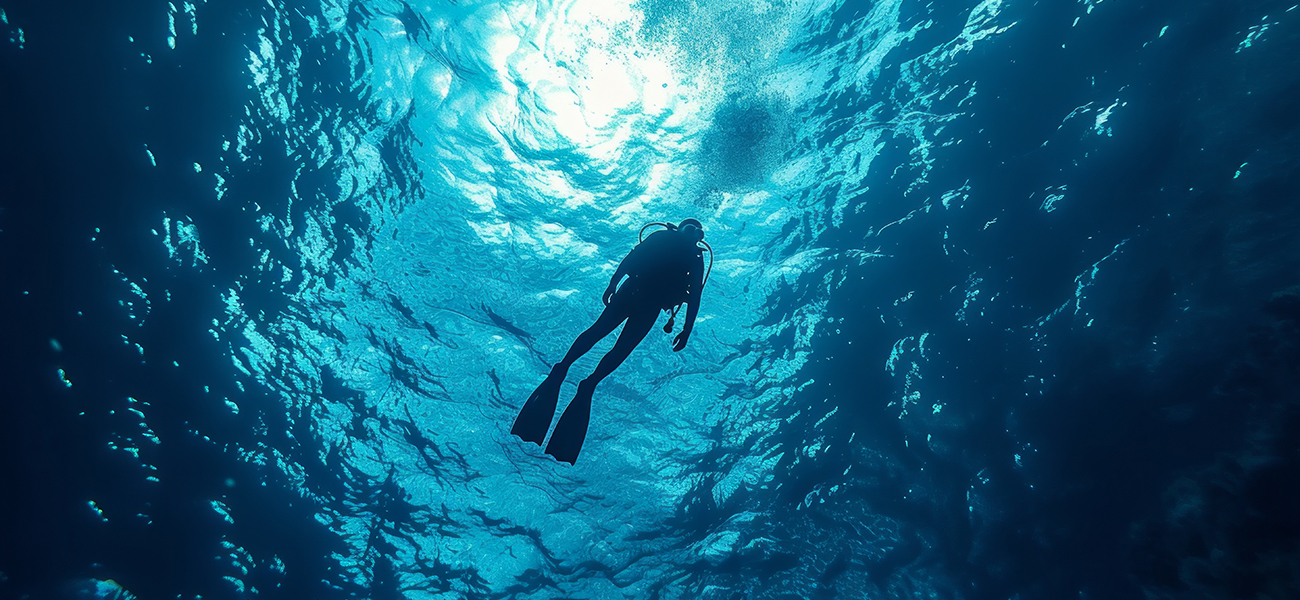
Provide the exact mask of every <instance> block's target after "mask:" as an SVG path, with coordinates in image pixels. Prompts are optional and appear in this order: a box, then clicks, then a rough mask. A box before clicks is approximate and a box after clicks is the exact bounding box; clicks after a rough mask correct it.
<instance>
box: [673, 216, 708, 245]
mask: <svg viewBox="0 0 1300 600" xmlns="http://www.w3.org/2000/svg"><path fill="white" fill-rule="evenodd" d="M688 228H689V229H688ZM677 230H678V231H681V232H682V233H685V234H687V235H688V236H694V237H695V241H697V242H698V241H700V240H703V239H704V224H702V223H700V222H699V220H697V219H682V222H681V223H678V224H677Z"/></svg>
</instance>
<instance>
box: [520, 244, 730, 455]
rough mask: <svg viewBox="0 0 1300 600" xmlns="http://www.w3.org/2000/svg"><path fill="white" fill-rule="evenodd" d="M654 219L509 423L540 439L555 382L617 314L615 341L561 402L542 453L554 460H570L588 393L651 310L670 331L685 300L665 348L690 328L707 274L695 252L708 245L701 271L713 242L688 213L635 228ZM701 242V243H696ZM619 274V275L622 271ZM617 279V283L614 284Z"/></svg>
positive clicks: (587, 411)
mask: <svg viewBox="0 0 1300 600" xmlns="http://www.w3.org/2000/svg"><path fill="white" fill-rule="evenodd" d="M654 225H659V226H662V227H663V228H664V229H663V230H661V231H656V232H654V233H652V234H650V236H649V237H647V238H645V239H644V240H640V243H638V244H637V245H636V247H635V248H633V249H632V251H631V252H629V253H628V255H627V257H626V258H624V259H623V262H622V263H620V264H619V265H618V270H616V271H614V276H613V277H611V278H610V280H609V287H607V288H606V289H605V293H604V294H603V295H602V296H601V300H603V301H604V303H605V310H604V312H602V313H600V317H599V318H597V319H596V322H595V323H594V324H592V326H591V327H588V328H587V330H586V331H584V332H582V334H581V335H579V336H578V339H576V340H574V341H573V346H572V347H570V348H569V353H568V354H565V355H564V359H563V360H561V361H560V362H559V363H558V364H556V365H555V366H554V367H552V368H551V372H550V374H549V375H547V376H546V380H545V381H542V384H541V385H539V386H537V390H536V391H534V392H533V395H532V396H530V397H529V398H528V402H527V403H525V404H524V407H523V408H522V409H520V411H519V417H518V418H516V419H515V425H514V427H513V428H511V429H510V433H513V434H515V435H517V436H519V437H520V438H521V439H523V440H524V441H527V442H532V443H534V444H537V445H538V446H541V445H542V441H543V440H544V439H545V438H546V430H547V429H549V428H550V426H551V418H552V417H554V416H555V407H556V402H557V401H558V399H559V396H560V384H561V383H564V378H565V376H566V375H568V373H569V367H571V366H573V362H574V361H576V360H578V358H580V357H581V356H582V355H583V354H586V353H587V352H588V351H589V350H591V348H592V346H595V345H596V342H599V341H600V340H601V339H603V338H604V337H605V336H607V335H609V334H610V332H612V331H614V328H615V327H618V325H619V324H620V323H622V322H624V321H627V325H624V326H623V331H622V333H620V334H619V335H618V341H617V342H615V343H614V348H613V349H612V350H610V351H609V352H608V353H607V354H605V356H604V357H603V358H601V359H600V363H599V364H598V365H596V370H595V371H593V372H592V374H591V375H590V376H589V377H587V378H586V379H583V380H582V381H581V382H580V383H579V384H578V394H577V395H576V396H574V398H573V402H571V403H569V406H568V408H566V409H564V414H563V415H561V416H560V422H559V423H558V424H556V426H555V432H554V433H552V434H551V442H550V444H548V445H547V446H546V453H547V454H550V455H551V456H554V457H555V459H556V460H559V461H563V462H567V463H569V464H574V463H575V462H576V461H577V460H578V452H580V451H581V450H582V442H583V440H584V439H585V438H586V437H587V422H588V420H589V419H590V417H591V395H592V393H593V392H594V391H595V390H596V385H597V384H599V383H600V382H601V380H602V379H604V378H605V377H607V376H609V374H610V373H613V372H614V369H617V368H618V366H619V365H621V364H623V361H624V360H625V359H627V357H628V355H629V354H631V353H632V349H633V348H636V346H637V344H639V343H641V340H642V339H644V338H645V336H646V334H647V333H649V332H650V328H651V327H654V324H655V319H657V318H658V317H659V311H661V310H662V311H670V313H671V314H670V316H669V317H668V324H667V325H665V326H664V333H672V330H673V321H674V319H676V317H677V310H678V309H679V308H681V305H682V303H686V322H685V323H684V324H683V326H682V332H681V333H679V334H677V337H675V338H673V352H678V351H680V350H681V349H682V348H685V347H686V342H687V341H689V340H690V339H691V331H692V330H693V329H694V327H695V316H696V315H697V314H698V313H699V310H700V292H701V291H702V290H703V289H704V284H705V282H707V281H708V274H707V272H706V271H705V268H704V255H703V251H704V250H705V249H707V250H708V251H709V271H712V269H713V249H712V248H711V247H709V245H708V244H707V243H705V242H704V241H703V240H704V226H703V225H701V224H700V222H699V221H697V220H695V219H685V220H683V221H682V222H681V223H679V224H677V225H673V224H671V223H650V224H648V225H646V226H645V227H642V228H641V234H642V235H644V234H645V230H646V229H648V228H649V227H651V226H654ZM700 243H704V246H705V247H704V248H701V247H700V246H699V244H700ZM624 277H627V280H626V281H623V278H624ZM620 282H622V283H623V285H621V286H620V285H619V283H620Z"/></svg>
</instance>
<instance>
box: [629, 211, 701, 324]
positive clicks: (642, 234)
mask: <svg viewBox="0 0 1300 600" xmlns="http://www.w3.org/2000/svg"><path fill="white" fill-rule="evenodd" d="M655 225H661V226H663V228H664V229H667V230H668V231H677V226H676V225H674V224H672V223H664V222H662V221H654V222H652V223H646V224H645V226H644V227H642V228H641V232H640V233H638V234H637V236H636V241H637V243H638V244H639V243H641V242H644V241H645V230H647V229H649V228H651V227H654V226H655ZM698 243H700V244H704V248H701V250H707V251H708V252H709V268H708V269H706V270H705V271H704V279H703V280H702V281H701V283H700V289H699V292H700V293H701V294H702V293H704V286H705V285H706V284H707V283H709V275H710V274H712V273H713V246H710V245H709V243H708V242H706V241H704V240H700V241H699V242H698ZM696 248H699V246H696ZM681 308H682V305H681V303H678V304H677V306H674V307H673V309H672V312H670V313H668V323H666V324H665V325H664V333H672V332H673V324H674V323H675V322H676V320H677V311H678V310H680V309H681Z"/></svg>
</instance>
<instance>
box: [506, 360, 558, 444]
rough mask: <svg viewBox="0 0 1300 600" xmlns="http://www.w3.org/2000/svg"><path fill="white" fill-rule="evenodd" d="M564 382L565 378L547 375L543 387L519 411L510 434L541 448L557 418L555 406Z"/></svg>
mask: <svg viewBox="0 0 1300 600" xmlns="http://www.w3.org/2000/svg"><path fill="white" fill-rule="evenodd" d="M563 382H564V378H563V377H555V376H554V375H547V376H546V379H545V380H544V381H542V385H539V386H537V389H536V390H534V391H533V395H532V396H529V397H528V402H525V403H524V407H523V408H521V409H519V416H518V417H516V418H515V425H514V427H512V428H510V433H513V434H515V435H517V436H519V438H520V439H522V440H524V441H525V442H532V443H534V444H537V445H538V446H541V445H542V442H544V441H545V440H546V430H548V429H550V428H551V419H553V418H555V405H556V403H557V402H559V400H560V384H561V383H563Z"/></svg>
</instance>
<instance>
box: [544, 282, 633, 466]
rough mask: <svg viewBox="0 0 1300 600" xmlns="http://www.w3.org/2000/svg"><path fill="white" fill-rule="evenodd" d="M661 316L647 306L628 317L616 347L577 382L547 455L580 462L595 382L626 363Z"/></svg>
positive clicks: (569, 461)
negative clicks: (586, 375)
mask: <svg viewBox="0 0 1300 600" xmlns="http://www.w3.org/2000/svg"><path fill="white" fill-rule="evenodd" d="M658 316H659V310H658V309H656V308H654V307H645V308H644V310H639V311H637V312H636V313H633V315H632V316H630V317H628V319H627V325H624V326H623V332H622V333H620V334H619V336H618V341H617V342H615V343H614V348H613V349H612V350H610V351H609V353H608V354H606V355H605V356H604V357H603V358H601V359H600V364H599V365H597V366H596V370H595V372H593V373H592V374H591V376H590V377H588V378H586V379H584V380H582V383H579V384H578V394H577V395H576V396H574V397H573V402H570V403H569V406H568V407H566V408H565V409H564V414H563V415H561V416H560V422H559V423H557V424H556V425H555V433H553V434H551V441H550V443H549V444H547V446H546V453H547V454H550V455H551V456H554V457H555V459H556V460H560V461H564V462H567V463H569V464H574V463H575V462H577V460H578V453H579V452H581V451H582V442H583V440H585V439H586V438H587V423H588V422H589V421H590V420H591V395H592V392H594V391H595V389H596V384H598V383H600V380H602V379H604V378H605V377H607V376H609V374H610V373H613V372H614V369H617V368H618V366H619V365H621V364H623V361H624V360H626V359H627V357H628V355H630V354H632V350H633V349H634V348H636V346H637V344H639V343H641V340H642V339H644V338H645V335H646V334H647V333H649V332H650V328H651V327H654V324H655V318H656V317H658Z"/></svg>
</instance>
